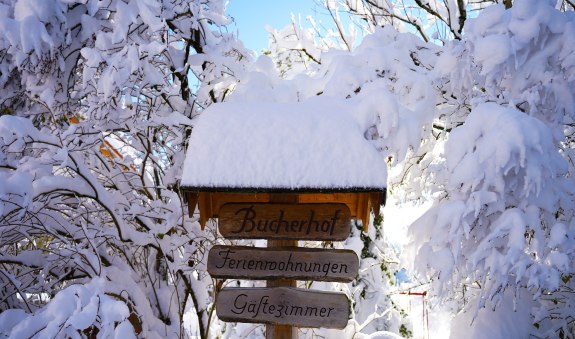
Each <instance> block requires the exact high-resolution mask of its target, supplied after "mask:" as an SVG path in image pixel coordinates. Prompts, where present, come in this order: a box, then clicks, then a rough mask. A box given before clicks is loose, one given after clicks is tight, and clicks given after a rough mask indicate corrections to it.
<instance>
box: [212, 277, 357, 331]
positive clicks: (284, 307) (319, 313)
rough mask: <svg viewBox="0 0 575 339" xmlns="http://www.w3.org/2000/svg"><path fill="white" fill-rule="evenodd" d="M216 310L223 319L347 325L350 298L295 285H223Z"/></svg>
mask: <svg viewBox="0 0 575 339" xmlns="http://www.w3.org/2000/svg"><path fill="white" fill-rule="evenodd" d="M216 313H217V315H218V317H219V318H220V319H221V320H223V321H229V322H248V323H266V324H274V325H293V326H298V327H325V328H339V329H341V328H344V327H345V326H346V325H347V321H348V319H349V301H348V299H347V296H346V295H345V294H343V293H337V292H317V291H310V290H305V289H299V288H293V287H273V288H224V289H222V290H221V291H220V293H218V296H217V300H216Z"/></svg>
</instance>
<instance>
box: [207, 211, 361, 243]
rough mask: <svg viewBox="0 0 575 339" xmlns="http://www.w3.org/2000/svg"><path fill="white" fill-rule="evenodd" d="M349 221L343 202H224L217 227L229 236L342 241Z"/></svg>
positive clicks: (231, 237) (225, 235)
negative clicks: (291, 203)
mask: <svg viewBox="0 0 575 339" xmlns="http://www.w3.org/2000/svg"><path fill="white" fill-rule="evenodd" d="M350 220H351V213H350V211H349V208H348V207H347V205H345V204H297V205H286V204H225V205H223V206H222V207H221V209H220V212H219V225H218V229H219V230H220V233H221V234H222V235H223V236H224V237H226V238H229V239H246V238H248V239H298V240H345V239H346V238H347V237H348V236H349V232H350V227H351V224H350Z"/></svg>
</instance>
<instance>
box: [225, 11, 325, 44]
mask: <svg viewBox="0 0 575 339" xmlns="http://www.w3.org/2000/svg"><path fill="white" fill-rule="evenodd" d="M320 11H321V9H320V8H319V7H318V5H317V4H316V3H315V1H314V0H277V1H273V0H230V3H229V5H228V9H227V13H228V14H229V15H230V16H232V17H233V18H234V20H235V27H234V26H233V25H232V29H234V28H237V30H238V33H239V38H240V40H242V41H243V42H244V45H245V46H246V47H247V48H249V49H252V50H254V51H256V52H258V54H260V52H261V50H262V49H264V48H267V46H268V33H267V31H266V29H265V26H266V25H269V26H271V27H274V28H276V29H277V28H283V27H285V26H287V25H288V24H290V23H291V15H290V13H294V14H295V15H297V14H301V15H302V18H305V17H306V16H308V15H311V16H312V17H318V18H319V17H321V16H323V15H321V14H318V12H320Z"/></svg>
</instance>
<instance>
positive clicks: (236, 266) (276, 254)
mask: <svg viewBox="0 0 575 339" xmlns="http://www.w3.org/2000/svg"><path fill="white" fill-rule="evenodd" d="M358 269H359V260H358V259H357V255H356V254H355V252H353V251H351V250H327V249H315V248H298V247H282V248H255V247H247V246H221V245H216V246H214V247H212V248H211V249H210V252H209V254H208V273H210V275H211V276H212V278H233V279H265V280H269V279H282V278H283V279H295V280H314V281H340V282H350V281H352V280H353V279H355V277H356V276H357V272H358Z"/></svg>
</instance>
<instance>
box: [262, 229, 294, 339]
mask: <svg viewBox="0 0 575 339" xmlns="http://www.w3.org/2000/svg"><path fill="white" fill-rule="evenodd" d="M286 246H293V247H297V240H268V248H273V247H286ZM280 286H287V287H297V284H296V280H292V279H277V280H268V282H267V287H280ZM296 337H297V327H293V326H290V325H266V339H295V338H296Z"/></svg>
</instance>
